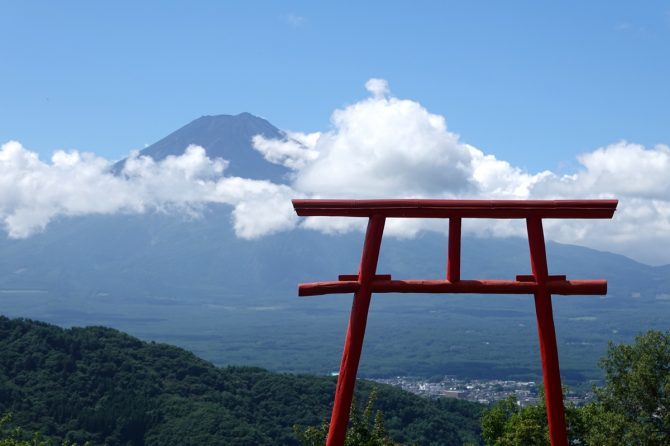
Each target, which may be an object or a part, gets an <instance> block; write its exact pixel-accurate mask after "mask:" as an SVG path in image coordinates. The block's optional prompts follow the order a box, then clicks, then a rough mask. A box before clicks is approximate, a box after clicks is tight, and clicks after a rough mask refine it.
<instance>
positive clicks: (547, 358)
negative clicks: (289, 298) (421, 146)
mask: <svg viewBox="0 0 670 446" xmlns="http://www.w3.org/2000/svg"><path fill="white" fill-rule="evenodd" d="M617 203H618V202H617V200H542V201H539V200H419V199H416V200H415V199H399V200H293V206H294V208H295V210H296V213H297V214H298V215H300V216H339V217H368V218H369V222H368V229H367V232H366V235H365V243H364V246H363V254H362V257H361V266H360V270H359V274H358V275H351V274H345V275H341V276H339V280H338V281H332V282H315V283H304V284H300V285H299V287H298V294H299V295H300V296H316V295H322V294H337V293H354V300H353V304H352V308H351V315H350V318H349V326H348V328H347V336H346V340H345V345H344V352H343V354H342V363H341V365H340V374H339V377H338V381H337V389H336V392H335V402H334V405H333V413H332V416H331V421H330V430H329V432H328V439H327V442H326V445H327V446H342V445H343V444H344V439H345V436H346V430H347V425H348V422H349V409H350V406H351V400H352V397H353V392H354V386H355V383H356V373H357V371H358V364H359V361H360V356H361V351H362V347H363V338H364V335H365V326H366V323H367V315H368V310H369V306H370V298H371V296H372V293H373V292H375V293H471V294H533V295H534V297H535V311H536V317H537V325H538V336H539V338H540V357H541V359H542V374H543V377H544V387H545V396H546V399H547V418H548V421H549V434H550V438H551V444H552V446H567V434H566V429H565V417H564V408H563V394H562V389H561V377H560V369H559V364H558V349H557V346H556V333H555V327H554V319H553V314H552V305H551V295H552V294H562V295H604V294H607V282H606V281H605V280H567V278H566V277H565V276H562V275H554V276H550V275H549V272H548V267H547V256H546V251H545V243H544V233H543V229H542V219H543V218H612V216H613V215H614V211H615V210H616V207H617ZM387 217H394V218H448V219H449V246H448V249H447V268H446V269H447V273H446V276H447V280H393V279H392V278H391V276H390V275H387V274H376V269H377V262H378V259H379V249H380V246H381V239H382V235H383V231H384V222H385V218H387ZM462 218H524V219H526V227H527V230H528V244H529V248H530V257H531V266H532V271H533V274H532V275H518V276H517V277H516V280H461V219H462Z"/></svg>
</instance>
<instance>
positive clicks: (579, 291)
mask: <svg viewBox="0 0 670 446" xmlns="http://www.w3.org/2000/svg"><path fill="white" fill-rule="evenodd" d="M359 287H360V285H359V283H358V282H357V281H354V280H351V281H337V282H315V283H301V284H300V285H298V295H299V296H302V297H307V296H320V295H324V294H344V293H355V292H356V291H357V290H358V289H359ZM371 287H372V292H374V293H450V294H455V293H460V294H534V293H535V292H536V291H537V288H538V284H537V283H535V282H534V281H533V282H529V281H527V280H526V281H516V280H459V281H458V282H450V281H448V280H384V279H382V280H373V281H372V284H371ZM546 288H547V290H548V291H549V292H550V293H552V294H561V295H564V296H571V295H578V296H601V295H604V294H607V281H606V280H550V281H548V282H547V283H546Z"/></svg>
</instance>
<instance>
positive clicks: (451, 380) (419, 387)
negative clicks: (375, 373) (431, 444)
mask: <svg viewBox="0 0 670 446" xmlns="http://www.w3.org/2000/svg"><path fill="white" fill-rule="evenodd" d="M370 381H374V382H378V383H382V384H389V385H392V386H395V387H400V388H402V389H403V390H407V391H409V392H412V393H414V394H417V395H421V396H424V397H427V398H458V399H463V400H467V401H474V402H477V403H481V404H490V403H494V402H496V401H499V400H503V399H505V398H507V397H508V396H509V395H514V396H515V397H516V399H517V402H518V404H519V405H521V406H524V407H525V406H528V405H531V404H536V403H537V401H538V385H537V383H536V382H534V381H509V380H499V379H493V380H480V379H472V380H468V379H458V378H455V377H450V376H445V377H444V378H442V380H441V381H437V382H436V381H434V380H431V381H427V380H426V379H425V378H415V377H409V376H397V377H394V378H372V379H370ZM592 398H593V393H591V392H586V393H577V392H575V391H571V390H568V391H567V393H566V395H565V400H566V401H569V402H572V403H574V404H575V405H577V406H581V405H583V404H584V403H586V402H588V401H590V400H591V399H592Z"/></svg>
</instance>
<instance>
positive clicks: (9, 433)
mask: <svg viewBox="0 0 670 446" xmlns="http://www.w3.org/2000/svg"><path fill="white" fill-rule="evenodd" d="M11 421H12V416H11V414H9V413H7V414H5V415H3V416H1V417H0V446H57V445H60V446H77V444H76V443H70V442H69V441H64V442H62V443H56V442H54V440H52V439H51V438H45V437H43V436H42V434H40V433H39V432H37V433H34V434H32V435H29V434H27V433H26V432H24V431H23V429H21V428H20V427H10V426H9V425H10V423H11ZM84 446H90V444H88V443H86V444H85V445H84Z"/></svg>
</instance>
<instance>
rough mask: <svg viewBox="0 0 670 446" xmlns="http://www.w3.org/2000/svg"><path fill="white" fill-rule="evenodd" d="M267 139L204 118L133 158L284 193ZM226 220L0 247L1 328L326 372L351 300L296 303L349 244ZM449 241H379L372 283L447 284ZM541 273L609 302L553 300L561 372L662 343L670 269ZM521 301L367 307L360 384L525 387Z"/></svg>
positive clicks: (500, 245) (420, 301)
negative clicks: (14, 319) (619, 349)
mask: <svg viewBox="0 0 670 446" xmlns="http://www.w3.org/2000/svg"><path fill="white" fill-rule="evenodd" d="M256 133H262V134H264V135H266V136H279V135H280V132H279V130H277V129H276V128H275V127H273V126H272V125H271V124H269V123H268V122H267V121H265V120H262V119H260V118H257V117H254V116H252V115H250V114H248V113H243V114H241V115H237V116H225V115H221V116H212V117H202V118H199V119H197V120H195V121H193V122H192V123H190V124H188V125H186V126H184V127H182V128H181V129H179V130H177V131H176V132H174V133H172V134H171V135H169V136H167V137H166V138H164V139H162V140H161V141H159V142H157V143H155V144H153V145H151V146H149V147H147V148H146V149H145V151H144V153H146V154H150V155H152V156H154V157H156V158H161V157H165V156H168V155H170V154H180V153H182V151H183V149H184V148H185V147H186V146H187V145H188V144H191V143H194V144H200V145H202V146H203V147H205V148H206V149H207V151H208V153H209V155H210V156H218V157H223V158H225V159H227V160H229V161H230V173H231V174H234V175H240V176H244V177H247V178H264V179H271V180H273V181H281V179H282V176H283V174H284V171H283V169H282V168H281V167H279V166H275V165H272V164H270V163H268V162H266V161H265V160H264V159H263V158H262V156H261V155H260V154H259V153H257V152H256V151H255V150H253V149H252V148H251V146H250V140H251V137H252V136H253V135H254V134H256ZM230 217H231V214H230V208H229V207H228V206H225V205H216V206H210V207H209V208H208V209H206V211H205V212H204V214H203V216H202V218H196V219H193V218H186V217H183V216H179V215H168V214H159V213H148V214H144V215H113V216H88V217H80V218H69V219H60V220H58V221H54V222H52V223H51V224H50V225H49V227H48V228H47V229H46V231H45V232H43V233H41V234H37V235H34V236H32V237H30V238H28V239H26V240H10V239H7V238H6V237H0V312H2V313H4V314H7V315H9V316H24V317H32V318H38V319H43V320H47V321H50V322H54V323H57V324H61V325H66V326H67V325H75V324H76V325H86V324H99V325H108V326H112V327H115V328H119V329H122V330H125V331H128V332H130V333H132V334H134V335H137V336H140V337H143V338H145V339H156V340H164V341H169V342H173V343H177V344H179V345H181V346H184V347H187V348H189V349H192V350H194V351H195V352H196V353H198V354H199V355H201V356H204V357H206V358H207V359H210V360H212V361H215V362H216V363H218V364H247V365H261V366H265V367H268V368H272V369H274V370H285V371H310V372H319V373H327V372H330V371H333V370H337V367H338V364H339V354H340V351H341V350H340V349H341V343H342V339H343V333H344V330H345V328H346V320H347V316H348V311H349V308H350V305H351V296H346V295H345V296H324V297H315V298H309V299H299V298H297V295H296V294H297V293H296V286H297V284H298V283H299V282H309V281H320V280H333V279H335V278H336V277H337V275H338V274H345V273H355V272H356V271H357V269H358V260H359V256H360V250H361V246H362V239H363V235H362V234H360V233H354V234H345V235H324V234H320V233H317V232H314V231H307V230H294V231H290V232H284V233H278V234H274V235H271V236H267V237H264V238H261V239H258V240H251V241H250V240H242V239H239V238H237V237H235V234H234V232H233V230H232V228H231V224H230ZM446 246H447V241H446V239H445V238H444V237H443V236H440V235H437V234H423V235H421V236H419V237H417V238H416V239H410V240H397V239H391V238H388V239H384V243H383V246H382V252H381V258H380V266H379V272H380V273H390V274H392V275H393V276H394V277H396V278H408V279H434V278H441V277H444V276H445V263H446ZM547 250H548V254H549V271H550V273H551V274H567V275H568V277H569V278H571V279H596V278H605V279H608V281H609V285H610V286H609V295H608V296H607V298H605V299H602V298H598V297H557V298H556V299H555V302H556V303H555V310H556V324H557V327H558V338H559V344H560V345H559V349H560V351H561V354H562V361H563V369H562V370H563V372H564V373H566V374H568V375H569V376H572V377H573V378H574V379H575V380H580V379H583V378H584V373H587V375H588V373H591V376H593V374H594V373H600V372H599V369H598V368H597V366H596V363H597V359H598V357H599V356H600V355H601V354H602V353H603V352H604V351H605V348H606V344H607V340H608V339H614V340H616V341H629V340H630V339H631V338H632V337H633V336H634V335H635V334H637V333H638V332H640V331H641V330H644V329H648V328H660V329H667V328H668V323H667V321H668V318H669V316H670V265H668V266H661V267H651V266H648V265H644V264H641V263H639V262H636V261H633V260H631V259H629V258H627V257H625V256H621V255H615V254H611V253H607V252H601V251H595V250H592V249H587V248H583V247H578V246H570V245H562V244H558V243H551V242H550V243H548V245H547ZM528 257H529V256H528V245H527V241H526V240H524V239H476V238H465V239H464V240H463V274H462V276H463V278H464V279H467V278H477V279H486V278H490V279H513V278H514V276H515V275H516V274H528V273H530V265H529V260H528ZM534 318H535V316H534V310H533V306H532V297H528V296H489V297H482V296H425V295H424V296H412V295H401V296H397V295H396V296H390V295H385V296H375V298H374V300H373V306H372V310H371V315H370V322H369V326H368V331H369V335H368V337H367V338H366V342H368V343H367V344H366V345H368V347H366V353H365V356H364V360H363V362H362V369H361V370H362V373H364V374H367V375H379V374H403V373H405V374H424V375H436V374H440V373H452V374H470V375H476V374H480V375H488V376H525V377H527V376H534V375H536V374H537V373H539V368H538V363H537V335H536V331H535V327H534V324H535V321H534Z"/></svg>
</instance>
